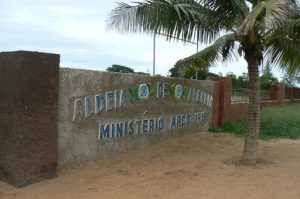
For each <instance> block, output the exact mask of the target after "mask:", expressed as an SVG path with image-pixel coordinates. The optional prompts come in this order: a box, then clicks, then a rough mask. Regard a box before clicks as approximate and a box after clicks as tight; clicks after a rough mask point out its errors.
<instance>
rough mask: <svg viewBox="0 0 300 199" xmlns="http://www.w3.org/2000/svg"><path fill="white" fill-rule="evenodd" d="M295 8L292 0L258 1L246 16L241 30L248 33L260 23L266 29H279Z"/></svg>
mask: <svg viewBox="0 0 300 199" xmlns="http://www.w3.org/2000/svg"><path fill="white" fill-rule="evenodd" d="M293 8H294V4H293V1H292V0H265V1H258V2H257V4H256V5H255V7H254V8H253V10H252V11H251V12H250V13H249V15H248V16H247V17H246V18H245V20H244V22H243V24H242V26H241V31H242V32H243V33H244V34H247V33H248V32H249V31H251V30H253V29H255V27H257V26H260V25H261V26H262V27H264V28H265V29H277V28H278V27H280V26H282V25H283V24H284V23H285V22H286V20H287V19H288V18H289V16H290V14H291V11H292V10H293Z"/></svg>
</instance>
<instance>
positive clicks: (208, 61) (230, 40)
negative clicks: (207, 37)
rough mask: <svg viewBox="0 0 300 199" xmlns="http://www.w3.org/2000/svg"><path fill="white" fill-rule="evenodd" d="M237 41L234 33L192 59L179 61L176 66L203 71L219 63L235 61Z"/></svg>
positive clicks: (223, 37) (218, 40) (220, 39)
mask: <svg viewBox="0 0 300 199" xmlns="http://www.w3.org/2000/svg"><path fill="white" fill-rule="evenodd" d="M235 39H236V38H235V34H234V33H230V34H227V35H224V36H222V37H220V38H219V39H217V40H216V41H215V42H214V43H213V44H212V45H211V46H209V47H207V48H205V49H203V50H202V51H200V52H198V53H196V54H194V55H192V56H190V57H187V58H185V59H183V60H179V61H178V62H177V63H176V65H177V66H179V68H185V69H186V70H189V68H193V69H195V68H196V69H203V68H208V67H209V66H212V65H214V64H216V63H218V61H227V60H230V59H233V58H234V57H236V55H235V53H236V51H235V49H234V44H235Z"/></svg>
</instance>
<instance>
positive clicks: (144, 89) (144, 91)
mask: <svg viewBox="0 0 300 199" xmlns="http://www.w3.org/2000/svg"><path fill="white" fill-rule="evenodd" d="M138 95H139V98H140V99H141V100H144V99H147V98H148V97H149V87H148V85H147V84H140V85H139V89H138Z"/></svg>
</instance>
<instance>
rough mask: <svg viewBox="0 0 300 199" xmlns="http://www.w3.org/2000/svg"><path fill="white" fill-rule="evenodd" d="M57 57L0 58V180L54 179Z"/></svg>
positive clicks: (28, 54)
mask: <svg viewBox="0 0 300 199" xmlns="http://www.w3.org/2000/svg"><path fill="white" fill-rule="evenodd" d="M59 59H60V58H59V55H56V54H46V53H38V52H28V51H16V52H2V53H0V70H1V72H0V93H1V97H0V110H1V111H0V180H2V181H5V182H8V183H10V184H12V185H14V186H17V187H22V186H25V185H27V184H31V183H34V182H38V181H40V180H43V179H48V178H53V177H56V175H57V174H56V165H57V133H58V129H57V113H58V112H57V111H58V110H57V109H58V108H57V105H58V104H57V103H58V81H59Z"/></svg>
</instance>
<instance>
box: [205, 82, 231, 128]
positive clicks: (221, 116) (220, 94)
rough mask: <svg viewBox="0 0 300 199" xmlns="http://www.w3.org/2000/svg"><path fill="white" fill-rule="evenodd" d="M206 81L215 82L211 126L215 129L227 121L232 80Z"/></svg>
mask: <svg viewBox="0 0 300 199" xmlns="http://www.w3.org/2000/svg"><path fill="white" fill-rule="evenodd" d="M208 80H212V81H215V82H216V88H215V92H216V93H215V94H214V104H213V119H212V124H211V127H215V126H218V125H223V124H225V123H226V122H228V121H229V116H230V108H231V92H232V80H231V79H230V78H228V77H209V78H208Z"/></svg>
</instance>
